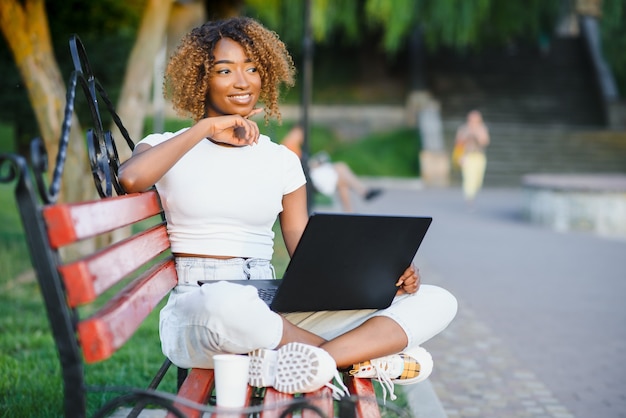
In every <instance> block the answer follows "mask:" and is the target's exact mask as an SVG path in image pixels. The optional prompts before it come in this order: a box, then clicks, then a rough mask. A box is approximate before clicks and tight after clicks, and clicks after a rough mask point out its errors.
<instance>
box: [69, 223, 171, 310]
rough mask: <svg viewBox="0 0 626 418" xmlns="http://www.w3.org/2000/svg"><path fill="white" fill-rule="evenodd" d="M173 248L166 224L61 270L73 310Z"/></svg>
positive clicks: (91, 300)
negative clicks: (170, 247)
mask: <svg viewBox="0 0 626 418" xmlns="http://www.w3.org/2000/svg"><path fill="white" fill-rule="evenodd" d="M169 246H170V243H169V238H168V236H167V229H166V226H165V224H161V225H156V226H154V227H152V228H151V229H149V230H147V231H144V232H141V233H139V234H137V235H134V236H132V237H130V238H128V239H126V240H124V241H120V242H118V243H116V244H113V245H111V246H110V247H108V248H106V249H105V250H103V251H100V252H98V253H96V254H94V255H92V256H89V257H85V258H83V259H81V260H78V261H75V262H73V263H69V264H66V265H64V266H60V267H59V272H60V273H61V275H62V276H63V282H64V283H65V288H66V292H67V297H68V304H69V305H70V306H72V307H76V306H80V305H83V304H85V303H89V302H93V301H94V300H95V299H96V298H97V297H98V296H100V295H101V294H102V293H103V292H104V291H105V290H107V289H109V288H110V287H111V286H113V285H114V284H116V283H117V282H118V281H120V280H121V279H123V278H124V277H126V276H127V275H128V274H130V273H132V272H133V271H135V270H136V269H138V268H139V267H141V266H143V265H144V264H145V263H147V262H148V261H150V260H152V259H153V258H154V257H156V256H158V255H159V254H161V253H163V252H164V251H166V250H167V249H168V248H169Z"/></svg>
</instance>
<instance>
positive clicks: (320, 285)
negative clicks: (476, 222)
mask: <svg viewBox="0 0 626 418" xmlns="http://www.w3.org/2000/svg"><path fill="white" fill-rule="evenodd" d="M431 222H432V218H431V217H413V216H387V215H363V214H343V213H314V214H312V215H311V216H310V217H309V220H308V223H307V225H306V228H305V230H304V233H303V234H302V238H301V239H300V242H299V243H298V246H297V247H296V250H295V251H294V254H293V257H292V258H291V260H290V261H289V264H288V265H287V268H286V270H285V273H284V275H283V278H282V279H276V280H274V279H271V280H230V282H233V283H240V284H246V285H251V286H255V287H257V289H258V290H259V296H260V297H261V298H262V299H263V300H265V301H266V303H268V305H269V306H270V308H271V309H272V310H273V311H275V312H308V311H325V310H347V309H384V308H386V307H388V306H389V305H391V302H392V300H393V298H394V296H395V294H396V291H397V290H398V289H397V287H396V286H395V283H396V282H397V280H398V278H399V277H400V275H401V274H402V273H403V272H404V270H406V268H407V267H408V266H409V265H410V263H411V262H412V261H413V258H414V257H415V254H416V253H417V250H418V248H419V246H420V244H421V243H422V240H423V239H424V236H425V235H426V232H427V231H428V228H429V226H430V224H431ZM200 284H201V283H200Z"/></svg>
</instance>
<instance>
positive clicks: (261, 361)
mask: <svg viewBox="0 0 626 418" xmlns="http://www.w3.org/2000/svg"><path fill="white" fill-rule="evenodd" d="M248 356H249V357H250V365H249V366H248V383H249V384H250V386H254V387H257V388H264V387H268V386H274V378H275V376H276V360H277V359H278V352H277V351H275V350H268V349H265V348H259V349H258V350H254V351H253V352H251V353H248Z"/></svg>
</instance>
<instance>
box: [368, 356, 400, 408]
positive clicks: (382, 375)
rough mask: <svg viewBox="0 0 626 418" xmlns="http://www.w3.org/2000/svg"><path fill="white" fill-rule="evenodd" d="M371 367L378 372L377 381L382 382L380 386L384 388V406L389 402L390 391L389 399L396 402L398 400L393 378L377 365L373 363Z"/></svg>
mask: <svg viewBox="0 0 626 418" xmlns="http://www.w3.org/2000/svg"><path fill="white" fill-rule="evenodd" d="M371 367H373V368H374V370H375V371H376V380H378V381H379V382H380V386H381V387H382V388H383V405H385V404H386V402H387V391H389V399H391V400H392V401H395V400H396V399H397V398H398V397H397V396H396V394H395V393H394V387H395V385H394V384H393V381H392V380H391V377H389V375H388V374H387V370H386V369H383V370H381V367H379V366H378V364H376V363H372V364H371Z"/></svg>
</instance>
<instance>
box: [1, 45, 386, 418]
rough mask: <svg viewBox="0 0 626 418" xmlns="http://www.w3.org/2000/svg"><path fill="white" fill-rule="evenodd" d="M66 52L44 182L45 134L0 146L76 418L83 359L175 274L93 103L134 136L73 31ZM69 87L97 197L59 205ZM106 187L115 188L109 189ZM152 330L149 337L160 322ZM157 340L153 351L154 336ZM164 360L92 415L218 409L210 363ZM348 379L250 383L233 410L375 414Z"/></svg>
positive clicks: (69, 410)
mask: <svg viewBox="0 0 626 418" xmlns="http://www.w3.org/2000/svg"><path fill="white" fill-rule="evenodd" d="M70 51H71V54H72V59H73V62H74V72H73V73H72V77H71V79H70V83H69V87H68V94H67V98H68V103H66V112H65V120H64V121H63V125H62V126H63V132H62V134H61V138H60V141H59V142H60V143H59V151H58V155H57V156H56V157H57V158H56V160H55V161H56V166H55V169H54V171H53V178H52V179H51V180H50V181H49V182H48V181H46V176H47V161H48V157H47V154H46V151H45V146H44V145H43V142H42V141H41V140H40V139H38V138H36V139H34V140H33V143H32V144H31V161H32V164H31V165H30V166H29V165H28V164H27V162H26V159H25V158H24V157H22V156H19V155H15V154H0V182H4V183H15V197H16V201H17V205H18V209H19V212H20V216H21V219H22V223H23V226H24V231H25V236H26V241H27V244H28V248H29V252H30V257H31V261H32V265H33V267H34V269H35V272H36V275H37V279H38V282H39V285H40V288H41V293H42V297H43V300H44V302H45V305H46V311H47V316H48V319H49V322H50V327H51V330H52V335H53V338H54V342H55V344H56V348H57V351H58V354H59V360H60V363H61V373H62V379H63V385H64V395H63V396H64V414H65V416H66V417H72V418H74V417H84V416H86V414H87V393H88V389H87V385H86V379H85V369H86V368H85V365H86V364H90V363H95V362H103V361H107V359H109V358H111V357H113V356H115V354H116V353H117V352H118V350H120V348H122V347H124V346H125V344H126V343H127V342H128V341H129V339H130V338H131V337H132V336H133V335H134V334H135V332H136V331H137V329H138V328H139V327H140V325H141V324H142V323H144V320H145V319H146V318H147V317H148V315H149V314H150V313H151V312H153V311H154V310H155V309H157V308H158V307H159V306H160V304H161V303H162V301H163V300H164V299H165V298H166V297H167V295H168V294H169V292H170V291H171V290H172V289H173V288H174V287H175V286H176V284H177V277H176V269H175V267H174V259H173V257H172V255H171V252H170V242H169V238H168V235H167V231H166V225H165V222H164V219H165V218H164V216H163V209H162V207H161V203H160V200H159V196H158V194H157V192H156V191H155V190H151V191H147V192H144V193H135V194H124V191H123V189H122V188H121V187H120V185H119V182H118V181H117V170H118V167H119V159H118V155H117V150H116V148H115V143H114V141H113V138H112V136H111V133H110V132H109V131H105V130H104V129H103V127H102V120H101V118H100V113H99V107H98V106H99V105H98V103H100V102H104V103H105V104H106V106H107V108H108V110H109V112H110V113H111V116H112V118H113V121H114V122H115V123H116V125H117V126H118V128H119V129H120V131H121V133H122V135H123V136H124V139H125V140H126V142H127V144H128V145H129V147H130V148H131V149H132V148H133V147H134V144H133V142H132V141H131V140H130V138H129V136H128V133H127V131H126V129H125V128H124V127H123V125H122V123H121V121H120V119H119V117H118V115H117V114H116V113H115V111H114V109H113V106H112V104H111V102H110V100H109V99H108V96H107V95H106V93H105V92H104V89H103V88H102V86H101V85H100V84H99V83H98V81H97V79H96V78H95V77H94V76H93V74H92V72H91V67H90V66H89V63H88V61H87V55H86V53H85V50H84V48H83V46H82V44H81V43H80V40H79V39H78V38H77V37H76V36H74V37H72V38H71V39H70ZM77 85H81V86H82V87H83V88H82V89H81V91H82V92H83V93H84V94H85V95H86V96H87V105H88V106H89V108H90V109H89V110H90V114H91V116H92V122H93V127H92V128H91V129H89V130H87V145H88V153H89V162H90V165H91V170H92V173H93V176H94V181H95V186H96V191H97V192H98V194H99V195H100V197H101V198H100V199H97V200H92V201H85V202H76V203H69V204H68V203H57V200H58V197H59V193H60V192H59V190H60V182H61V178H62V173H63V165H64V161H65V157H66V155H67V150H68V141H69V129H70V127H71V116H72V111H73V106H74V99H75V96H76V95H75V90H76V86H77ZM96 93H98V94H99V96H100V97H99V98H96V97H95V95H96ZM46 184H49V186H46ZM113 191H115V192H116V193H117V196H113ZM120 229H121V230H123V231H128V230H130V231H132V233H131V234H130V235H129V234H126V236H127V238H125V239H123V240H121V241H118V242H115V243H110V244H104V245H99V248H98V249H97V250H90V251H87V254H85V252H84V251H83V252H81V253H80V255H79V256H76V257H74V256H68V254H76V252H75V251H74V252H72V251H71V250H72V249H75V248H76V246H77V245H80V243H81V242H85V240H91V241H88V242H93V240H95V239H97V238H101V242H104V241H106V240H108V239H110V237H111V232H112V231H117V230H120ZM87 312H88V313H87ZM154 332H155V336H156V335H157V333H158V330H157V329H155V330H154ZM155 341H156V343H157V344H155V345H156V346H157V347H155V348H156V349H157V350H159V352H160V346H158V338H155ZM171 366H172V364H171V362H170V361H169V360H168V359H164V361H163V364H162V365H161V367H160V368H159V370H157V371H156V373H155V374H154V377H153V378H152V380H151V382H149V383H148V382H147V383H146V386H145V388H126V389H125V390H124V391H123V392H124V393H122V394H121V395H119V396H117V397H115V398H114V399H112V400H110V401H108V402H107V403H106V404H105V405H104V406H102V407H101V408H100V409H99V410H98V412H97V413H96V414H95V416H97V417H100V416H107V414H109V413H111V412H112V411H115V410H116V409H117V408H118V407H120V406H123V405H129V404H130V405H133V407H132V408H131V409H130V411H129V413H128V416H133V417H135V416H138V414H139V412H140V410H141V409H144V408H145V407H147V406H149V405H151V406H155V405H156V406H157V407H160V408H162V409H166V410H167V411H169V414H168V416H170V417H199V416H202V415H203V413H204V412H207V411H208V412H211V413H212V414H214V415H220V411H219V410H216V408H215V407H214V406H212V405H211V403H212V399H213V397H212V392H213V389H214V387H213V370H205V369H191V370H185V369H180V368H177V367H171ZM171 369H175V370H176V369H177V378H176V381H177V393H166V392H164V391H161V390H159V389H158V388H159V384H160V383H161V382H162V381H163V378H164V377H165V376H166V375H167V374H168V371H169V370H171ZM130 373H132V371H130ZM346 385H347V386H348V388H349V389H350V393H351V395H352V396H350V397H346V398H345V399H344V400H342V401H340V402H336V403H334V402H333V399H332V397H331V396H330V390H329V389H326V388H324V389H320V390H318V391H317V392H315V393H310V394H306V395H304V396H300V395H297V396H292V395H286V394H282V393H277V392H276V391H274V390H273V389H271V388H268V389H256V388H249V395H250V396H249V397H248V400H249V402H248V407H247V408H246V409H244V410H242V411H241V412H242V415H247V414H253V415H255V416H257V415H260V416H261V417H263V418H264V417H274V416H287V415H289V414H286V415H284V414H283V412H284V411H286V410H291V409H293V408H300V409H302V415H303V416H310V415H311V414H315V415H324V416H329V417H330V416H334V415H335V407H337V410H338V411H339V415H341V416H354V415H355V414H356V415H357V416H359V417H379V416H380V410H379V408H378V404H377V401H376V397H375V392H374V390H373V386H372V382H371V381H370V380H364V379H352V378H347V377H346ZM105 389H106V388H105ZM316 411H317V412H316ZM222 412H223V411H222ZM232 415H233V414H232V413H231V414H229V416H232ZM116 416H118V415H116Z"/></svg>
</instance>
